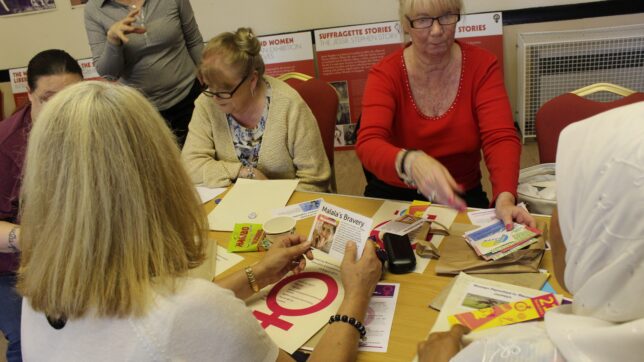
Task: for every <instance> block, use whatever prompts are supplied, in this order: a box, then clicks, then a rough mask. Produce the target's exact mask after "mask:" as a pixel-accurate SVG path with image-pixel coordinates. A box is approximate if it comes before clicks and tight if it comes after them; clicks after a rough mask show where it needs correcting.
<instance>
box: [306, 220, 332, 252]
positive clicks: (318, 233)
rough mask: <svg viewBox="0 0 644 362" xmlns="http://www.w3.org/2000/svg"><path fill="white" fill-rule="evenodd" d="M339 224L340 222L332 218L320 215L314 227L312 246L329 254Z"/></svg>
mask: <svg viewBox="0 0 644 362" xmlns="http://www.w3.org/2000/svg"><path fill="white" fill-rule="evenodd" d="M338 224H339V221H338V220H336V219H334V218H332V217H328V216H326V215H318V216H317V217H316V218H315V224H314V225H313V238H312V239H311V246H313V247H314V248H316V249H318V250H320V251H323V252H325V253H327V254H328V253H329V250H331V244H333V237H334V236H335V230H336V229H337V228H338Z"/></svg>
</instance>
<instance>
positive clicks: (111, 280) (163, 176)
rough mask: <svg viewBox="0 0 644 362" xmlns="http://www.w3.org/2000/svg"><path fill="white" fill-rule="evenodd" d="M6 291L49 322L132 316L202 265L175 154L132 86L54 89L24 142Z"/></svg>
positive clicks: (199, 225) (194, 209)
mask: <svg viewBox="0 0 644 362" xmlns="http://www.w3.org/2000/svg"><path fill="white" fill-rule="evenodd" d="M25 162H26V163H25V175H24V181H23V185H22V192H21V223H22V229H21V235H20V236H21V240H20V242H21V246H22V257H21V265H20V270H19V281H18V289H19V291H20V293H22V295H23V296H24V297H25V298H27V300H28V301H29V303H30V304H31V306H32V308H34V309H35V310H38V311H41V312H44V313H45V314H46V315H47V316H51V317H54V318H61V317H66V318H75V317H81V316H83V315H84V314H85V313H86V312H88V311H90V310H91V311H92V312H93V313H96V315H97V316H117V317H124V316H132V315H133V316H140V315H143V314H144V313H145V312H146V310H147V307H148V305H149V304H150V302H151V300H150V295H151V293H150V290H151V286H152V284H153V283H154V284H155V285H159V286H163V287H164V288H166V287H167V288H168V289H167V290H173V288H174V280H175V277H177V276H180V275H183V274H185V272H186V271H187V270H188V269H190V268H192V267H196V266H198V265H199V264H201V263H202V261H203V259H204V247H205V245H204V243H205V241H206V240H207V239H206V219H205V215H204V213H203V211H202V208H201V207H200V205H199V202H198V200H197V195H196V192H195V190H194V186H193V185H192V183H191V182H190V180H189V178H188V175H187V174H186V172H185V171H184V169H183V167H182V164H181V160H180V156H179V148H178V146H177V144H176V142H175V140H174V138H173V136H172V133H171V132H170V130H169V129H168V127H167V126H166V124H165V122H164V121H163V119H162V118H161V116H160V115H159V113H158V112H157V110H156V109H155V108H154V107H153V106H152V105H151V104H150V102H148V101H147V100H146V99H145V98H144V97H143V96H142V95H141V94H140V93H139V92H137V91H136V90H134V89H132V88H129V87H126V86H122V85H117V84H112V83H108V82H98V81H88V82H82V83H79V84H77V85H73V86H70V87H68V88H66V89H64V90H63V91H61V92H60V93H58V94H57V95H56V96H55V97H54V98H53V99H52V100H51V101H49V102H48V103H47V104H46V106H45V107H44V109H43V111H42V113H41V115H40V118H39V122H36V123H34V126H33V129H32V130H31V134H30V137H29V144H28V149H27V155H26V161H25Z"/></svg>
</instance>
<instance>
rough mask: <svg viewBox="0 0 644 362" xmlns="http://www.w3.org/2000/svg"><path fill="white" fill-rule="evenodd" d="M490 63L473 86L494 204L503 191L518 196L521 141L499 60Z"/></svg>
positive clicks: (492, 202)
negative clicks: (515, 125)
mask: <svg viewBox="0 0 644 362" xmlns="http://www.w3.org/2000/svg"><path fill="white" fill-rule="evenodd" d="M488 64H489V65H488V66H487V67H486V68H483V69H481V70H482V74H481V76H480V77H479V81H478V83H477V84H475V85H474V87H475V88H474V92H473V95H474V98H475V99H474V106H475V107H476V116H477V118H478V124H479V129H480V133H481V148H482V149H483V157H484V158H485V165H486V166H487V168H488V170H489V171H490V181H491V183H492V192H493V198H492V200H491V204H492V205H494V202H495V201H496V198H497V196H498V195H499V194H500V193H501V192H504V191H508V192H510V193H512V194H513V195H514V196H515V198H516V192H517V183H518V178H519V167H520V166H519V161H520V158H521V143H520V142H519V136H518V135H517V131H516V128H515V127H514V121H513V118H512V110H511V109H510V102H509V100H508V96H507V93H506V91H505V86H504V84H503V76H502V75H501V71H500V69H499V63H498V61H497V60H496V59H494V60H493V61H492V62H490V63H488Z"/></svg>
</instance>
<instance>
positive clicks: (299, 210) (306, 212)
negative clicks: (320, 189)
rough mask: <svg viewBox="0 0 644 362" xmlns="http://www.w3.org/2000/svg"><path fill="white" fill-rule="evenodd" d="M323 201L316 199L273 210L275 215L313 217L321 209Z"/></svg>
mask: <svg viewBox="0 0 644 362" xmlns="http://www.w3.org/2000/svg"><path fill="white" fill-rule="evenodd" d="M323 201H324V200H323V199H315V200H311V201H305V202H301V203H299V204H295V205H289V206H286V207H283V208H280V209H275V210H273V216H290V217H292V218H294V219H295V220H302V219H306V218H309V217H313V216H315V214H316V213H317V212H318V210H319V209H320V205H322V202H323Z"/></svg>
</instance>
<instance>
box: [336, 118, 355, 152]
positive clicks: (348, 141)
mask: <svg viewBox="0 0 644 362" xmlns="http://www.w3.org/2000/svg"><path fill="white" fill-rule="evenodd" d="M333 143H334V145H335V146H336V147H338V146H351V145H354V144H355V143H356V124H355V123H351V124H339V125H337V126H335V135H334V139H333Z"/></svg>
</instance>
